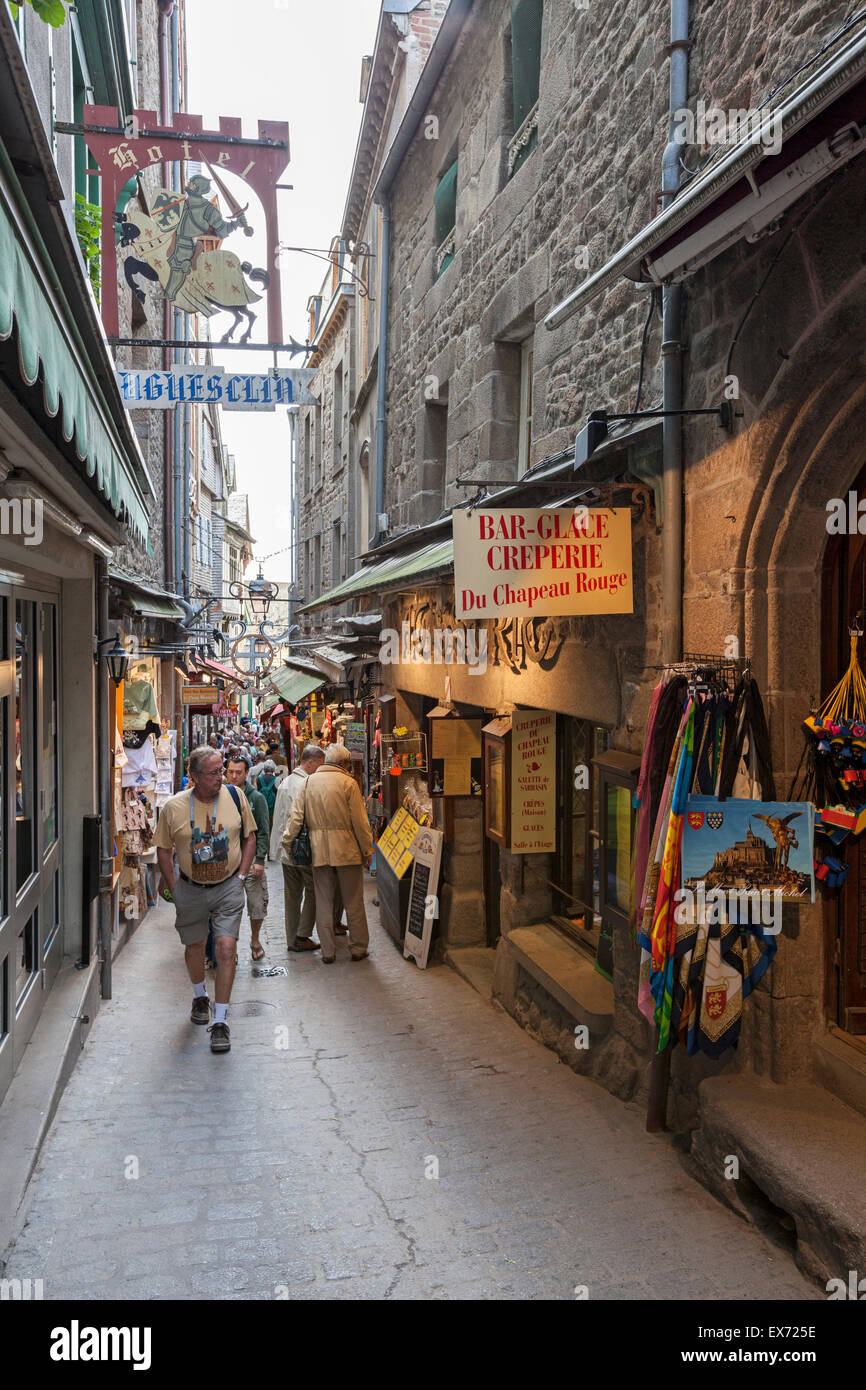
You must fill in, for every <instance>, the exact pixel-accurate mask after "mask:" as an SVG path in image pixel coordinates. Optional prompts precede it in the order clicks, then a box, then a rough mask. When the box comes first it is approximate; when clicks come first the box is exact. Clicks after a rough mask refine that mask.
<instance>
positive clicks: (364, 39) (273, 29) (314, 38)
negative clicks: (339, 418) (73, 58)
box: [187, 0, 379, 579]
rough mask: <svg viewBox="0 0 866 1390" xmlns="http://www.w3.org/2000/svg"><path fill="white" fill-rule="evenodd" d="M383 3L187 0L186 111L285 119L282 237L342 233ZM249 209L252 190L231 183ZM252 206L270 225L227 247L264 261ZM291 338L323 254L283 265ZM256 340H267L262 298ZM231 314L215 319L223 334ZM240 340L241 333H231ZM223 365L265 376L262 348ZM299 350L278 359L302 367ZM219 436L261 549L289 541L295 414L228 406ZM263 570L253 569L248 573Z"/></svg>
mask: <svg viewBox="0 0 866 1390" xmlns="http://www.w3.org/2000/svg"><path fill="white" fill-rule="evenodd" d="M378 19H379V0H317V3H313V4H310V3H309V2H308V0H243V4H238V3H237V0H187V56H188V61H189V83H190V91H189V98H188V103H187V104H188V107H189V110H190V111H193V112H196V113H198V114H201V115H202V116H204V128H205V129H206V130H207V129H212V128H216V126H217V121H218V118H219V117H220V116H240V117H241V118H242V120H243V133H244V135H247V136H256V135H258V129H257V125H256V123H257V121H258V120H259V119H262V120H287V121H288V123H289V145H290V153H291V163H290V164H289V167H288V169H287V170H286V174H285V176H284V178H283V179H282V180H281V181H282V182H284V183H291V184H294V191H293V192H281V193H278V194H277V197H278V199H279V200H280V201H279V203H278V208H279V213H280V240H281V241H283V242H286V243H288V244H289V245H291V246H311V247H317V248H327V247H328V245H329V244H330V241H331V238H332V237H333V236H335V235H337V234H338V233H339V231H340V221H341V218H342V215H343V208H344V206H345V200H346V191H347V188H348V182H349V176H350V174H351V172H352V160H353V158H354V154H355V144H356V142H357V138H358V130H359V127H360V123H361V113H362V109H363V108H362V106H361V103H360V101H359V100H358V93H359V90H360V83H361V59H362V57H363V55H364V54H365V53H372V52H373V46H374V43H375V38H376V27H377V24H378ZM225 181H226V183H227V184H231V186H232V191H233V193H234V194H235V197H236V198H238V200H239V201H240V202H241V203H242V204H243V203H245V202H246V201H247V199H248V196H249V190H248V188H247V186H246V185H245V184H243V183H241V182H240V180H236V179H231V178H226V180H225ZM255 207H256V204H255V202H254V203H253V204H252V206H251V208H250V211H249V212H248V214H247V216H248V219H249V221H250V223H251V225H255V226H256V227H258V228H261V229H262V232H261V233H259V232H257V234H256V235H255V236H253V237H250V238H246V237H244V236H243V234H242V233H240V232H238V233H235V235H234V236H232V237H231V238H229V240H228V241H227V242H226V247H227V249H228V248H229V247H231V249H232V250H233V251H236V252H237V253H238V254H239V255H240V256H241V258H242V259H249V260H251V261H252V263H253V265H255V266H262V267H265V268H266V260H265V246H264V235H263V230H264V219H263V217H261V216H260V215H259V216H256V212H255ZM280 267H281V273H282V283H283V332H284V339H285V340H286V341H288V339H289V338H290V337H294V338H297V339H298V340H299V341H300V342H305V341H306V338H307V323H306V305H307V300H308V299H309V297H310V295H311V294H314V293H315V292H316V291H317V290H318V288H319V286H320V285H321V283H322V281H323V279H324V278H325V274H326V272H327V265H326V263H325V262H324V261H321V260H316V259H314V258H313V257H312V256H303V255H299V254H296V253H288V254H286V255H284V256H283V257H282V260H281V262H280ZM255 309H257V310H260V311H261V312H260V316H259V319H258V322H257V323H256V325H255V327H254V328H253V333H252V340H253V341H255V340H258V341H260V342H267V340H268V335H267V313H266V303H265V301H264V300H262V302H261V304H260V305H257V306H255ZM230 323H231V319H230V318H229V316H228V315H226V314H218V315H215V316H214V318H213V319H211V333H212V335H213V337H214V338H220V337H221V336H222V335H223V333H224V332H225V331H226V330H227V328H228V327H229V325H230ZM235 336H236V337H237V336H239V335H238V334H236V335H235ZM214 357H215V360H216V362H217V364H219V365H222V366H225V367H226V368H228V369H229V370H231V371H246V372H256V371H267V369H268V368H269V367H271V366H272V365H273V358H272V357H271V356H269V355H268V353H266V352H243V353H241V352H235V353H232V352H230V351H229V350H228V349H226V348H217V349H215V351H214ZM303 360H304V359H303V358H302V357H300V356H298V357H295V358H293V359H291V360H290V359H289V358H288V356H282V357H281V358H280V365H281V366H296V367H299V366H301V365H302V364H303ZM222 428H223V439H224V441H225V443H226V445H227V446H228V449H229V452H230V453H233V454H234V455H235V457H236V460H237V471H238V484H237V485H238V491H239V492H247V493H249V499H250V529H251V531H252V533H253V535H254V536H255V538H256V545H255V551H256V554H257V555H267V554H269V553H270V552H271V551H275V550H279V549H280V548H281V547H283V546H286V545H288V544H289V542H290V540H291V536H290V534H289V471H288V437H289V434H288V431H289V427H288V420H287V418H286V411H285V410H276V411H275V412H273V413H272V414H271V413H258V412H251V413H242V412H239V411H230V412H226V411H223V412H222ZM290 558H291V557H290V555H289V553H288V552H285V553H283V554H282V555H275V556H274V558H273V559H271V560H267V561H266V562H265V564H264V566H263V568H264V573H265V575H266V576H267V577H268V578H270V579H281V578H284V577H285V576H287V575H288V573H289V561H290ZM250 572H251V573H255V569H253V570H251V571H250Z"/></svg>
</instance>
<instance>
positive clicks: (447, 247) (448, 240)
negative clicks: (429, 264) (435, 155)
mask: <svg viewBox="0 0 866 1390" xmlns="http://www.w3.org/2000/svg"><path fill="white" fill-rule="evenodd" d="M433 208H434V212H435V225H436V275H437V277H438V276H440V275H441V274H442V272H443V270H447V269H448V267H449V265H450V264H451V262H452V261H453V260H454V251H455V248H456V229H457V160H456V159H455V160H454V162H453V164H451V165H450V166H449V167H448V168H447V169H446V170H445V173H444V174H443V175H442V177H441V178H440V180H439V183H438V184H437V186H436V192H435V193H434V195H433Z"/></svg>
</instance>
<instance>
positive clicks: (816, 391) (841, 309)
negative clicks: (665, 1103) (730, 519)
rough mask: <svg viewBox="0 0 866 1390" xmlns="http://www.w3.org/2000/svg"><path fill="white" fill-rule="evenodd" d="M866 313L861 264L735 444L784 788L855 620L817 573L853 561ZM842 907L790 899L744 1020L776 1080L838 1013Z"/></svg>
mask: <svg viewBox="0 0 866 1390" xmlns="http://www.w3.org/2000/svg"><path fill="white" fill-rule="evenodd" d="M864 313H866V277H864V276H863V275H862V274H860V275H858V276H857V277H856V278H855V279H854V280H852V281H851V282H850V284H849V286H848V288H847V289H846V291H845V293H844V294H842V295H840V296H839V297H837V299H836V301H834V303H833V304H832V305H831V306H829V307H828V309H827V311H826V312H825V313H824V314H822V315H819V316H816V317H815V318H814V320H813V321H812V323H811V324H810V326H809V329H808V331H807V332H806V333H804V334H803V336H802V337H801V339H800V341H799V342H798V343H797V344H796V345H795V347H794V349H793V350H792V351H790V352H789V353H788V354H787V359H786V360H785V361H784V363H783V366H782V367H781V368H780V370H779V372H778V373H777V375H776V377H775V379H774V381H773V383H772V386H771V388H770V389H769V391H768V392H767V394H766V397H765V399H764V400H763V401H762V402H761V404H760V407H759V409H758V411H757V412H756V417H755V419H754V422H753V423H750V424H749V425H748V426H747V428H746V430H745V432H744V433H743V435H741V436H740V437H739V439H738V440H737V444H736V446H735V452H736V454H737V455H738V456H739V457H738V458H737V459H736V461H735V466H737V465H738V466H739V467H740V468H742V469H744V470H748V471H749V472H750V474H751V476H752V480H753V483H752V491H751V500H750V505H749V508H748V516H747V518H745V522H746V524H745V525H744V527H743V531H742V533H741V534H742V542H741V549H740V556H739V559H740V563H741V566H742V568H741V569H740V570H739V573H738V574H737V575H735V576H733V577H732V580H733V585H734V587H735V588H737V589H739V591H740V593H741V595H742V634H741V635H742V639H743V642H744V650H745V651H746V652H747V653H748V654H749V655H750V657H751V660H752V666H753V672H754V674H755V675H756V677H757V679H758V681H759V684H760V687H761V690H762V692H763V693H764V698H765V702H766V706H767V714H768V719H769V724H770V735H771V740H772V746H773V757H774V765H775V768H776V784H777V795H778V796H779V797H783V796H786V795H787V793H788V790H789V787H790V786H791V782H792V778H793V775H794V772H795V769H796V767H797V764H798V762H799V759H800V755H801V752H802V748H803V731H802V721H803V719H804V718H805V716H806V715H807V713H808V712H809V709H810V707H811V706H812V705H813V704H815V703H816V702H817V703H820V700H821V699H823V697H824V696H826V695H827V693H828V692H829V689H830V688H831V687H832V685H833V684H835V682H836V681H837V680H838V679H839V676H840V675H841V670H840V669H838V664H837V669H835V670H833V671H830V669H829V667H828V663H827V661H826V659H824V658H823V656H822V649H823V648H824V647H827V648H828V649H830V648H832V647H833V645H834V644H836V647H837V648H838V640H839V623H840V622H844V623H846V624H847V621H848V617H849V616H853V614H852V615H843V614H842V612H841V608H840V606H839V605H836V606H832V605H829V603H828V601H827V596H826V594H825V584H824V570H825V564H829V565H830V570H831V574H832V573H833V572H834V566H835V567H836V570H838V566H839V564H843V563H849V562H850V561H849V560H845V559H844V557H842V556H841V553H840V556H839V557H837V558H836V559H835V560H834V559H833V558H832V554H831V552H830V551H829V550H828V546H829V542H830V539H831V537H830V535H829V533H828V529H827V519H828V510H827V504H828V502H829V501H830V500H831V499H833V498H838V497H845V496H847V493H848V491H849V490H850V489H851V488H853V487H855V486H857V483H858V479H859V477H860V475H861V472H863V470H864V465H866V385H864V381H866V371H864V367H866V345H864V349H863V350H859V351H856V352H855V353H853V354H852V352H851V343H852V342H857V341H858V338H857V334H858V333H859V328H858V325H862V323H863V322H864V321H866V319H864ZM831 664H832V663H831ZM843 669H844V668H843ZM864 873H866V861H864ZM864 882H866V877H864ZM839 911H840V907H839V904H838V902H836V901H834V900H833V899H831V898H827V899H824V898H821V897H819V900H818V901H816V903H815V904H814V906H812V907H809V908H800V909H788V908H786V911H785V921H784V925H783V931H782V938H781V939H780V943H779V953H778V957H777V960H776V963H775V965H774V969H773V972H772V978H771V982H770V990H769V996H768V997H766V996H765V1000H764V1002H763V1004H762V1006H761V1008H760V1009H759V1010H756V1011H754V1013H753V1017H752V1018H751V1020H750V1027H749V1029H748V1033H749V1035H750V1054H751V1058H752V1061H753V1064H754V1065H755V1066H756V1069H757V1070H759V1071H761V1072H762V1073H764V1074H768V1075H770V1076H771V1077H772V1078H773V1079H774V1080H776V1081H785V1080H792V1079H794V1078H797V1077H799V1078H806V1077H811V1076H812V1073H813V1050H814V1043H815V1042H816V1041H817V1039H818V1038H819V1037H821V1036H822V1035H823V1034H824V1032H825V1031H826V1027H827V1024H828V1022H833V1023H838V1022H840V1012H839V1010H840V1007H842V1005H841V1003H840V997H839V991H838V989H837V988H836V975H835V973H834V965H833V953H834V947H833V942H834V940H835V938H836V933H837V931H838V930H839V924H838V913H839ZM864 912H866V906H864ZM852 920H853V919H852ZM761 1012H763V1014H764V1015H765V1017H764V1020H763V1023H764V1024H768V1025H769V1027H768V1028H766V1027H764V1026H763V1025H762V1021H761V1019H760V1018H759V1017H756V1015H758V1014H760V1013H761ZM757 1029H761V1033H762V1035H761V1036H759V1034H758V1032H757V1031H756V1030H757Z"/></svg>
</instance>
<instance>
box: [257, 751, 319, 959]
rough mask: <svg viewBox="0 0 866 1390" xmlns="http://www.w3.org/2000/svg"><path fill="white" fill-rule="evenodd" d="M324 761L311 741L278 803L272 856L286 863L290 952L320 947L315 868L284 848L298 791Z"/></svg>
mask: <svg viewBox="0 0 866 1390" xmlns="http://www.w3.org/2000/svg"><path fill="white" fill-rule="evenodd" d="M324 761H325V750H324V748H320V747H319V745H318V744H317V743H308V744H307V746H306V748H305V749H304V751H303V753H302V754H301V761H300V763H299V764H298V766H297V767H296V768H295V770H294V772H293V773H292V774H291V775H290V776H289V777H286V778H284V780H283V781H282V783H281V784H280V786H279V788H278V790H277V799H276V802H275V803H274V820H273V825H272V826H271V845H270V857H271V858H272V859H279V860H280V862H281V864H282V869H283V890H284V892H283V902H284V904H285V914H286V945H287V946H288V948H289V950H290V951H298V952H300V951H317V950H318V949H319V943H318V942H317V941H313V940H312V939H311V938H312V935H313V923H314V922H315V920H316V896H315V890H314V888H313V871H312V869H310V868H307V867H306V865H298V864H295V863H293V862H292V856H291V853H289V852H288V851H287V850H286V849H285V848H283V835H284V832H285V829H286V826H287V824H288V822H289V817H290V816H291V814H292V806H293V805H294V802H295V798H296V797H297V794H298V792H299V791H300V790H301V788H302V787H304V786H305V785H306V782H307V779H308V778H309V777H311V776H312V774H313V773H314V772H317V771H318V769H319V768H320V767H321V766H322V764H323V762H324ZM301 898H303V902H304V906H303V908H302V907H301Z"/></svg>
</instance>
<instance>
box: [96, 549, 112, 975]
mask: <svg viewBox="0 0 866 1390" xmlns="http://www.w3.org/2000/svg"><path fill="white" fill-rule="evenodd" d="M96 585H97V589H96V636H97V642H103V641H104V640H105V639H106V638H107V637H108V636H109V635H110V634H109V631H108V563H107V561H105V560H103V559H102V558H98V559H97V561H96ZM104 652H105V648H104V647H101V646H98V645H97V648H96V767H97V780H98V785H99V812H100V816H101V818H102V820H101V824H100V828H99V992H100V995H101V997H102V998H103V999H110V998H111V933H112V929H113V927H114V902H113V897H112V891H111V879H112V862H113V856H112V853H111V759H110V751H111V748H112V746H113V740H112V737H111V701H110V698H109V696H110V689H111V687H110V677H109V675H108V670H107V667H106V664H105V658H104Z"/></svg>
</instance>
